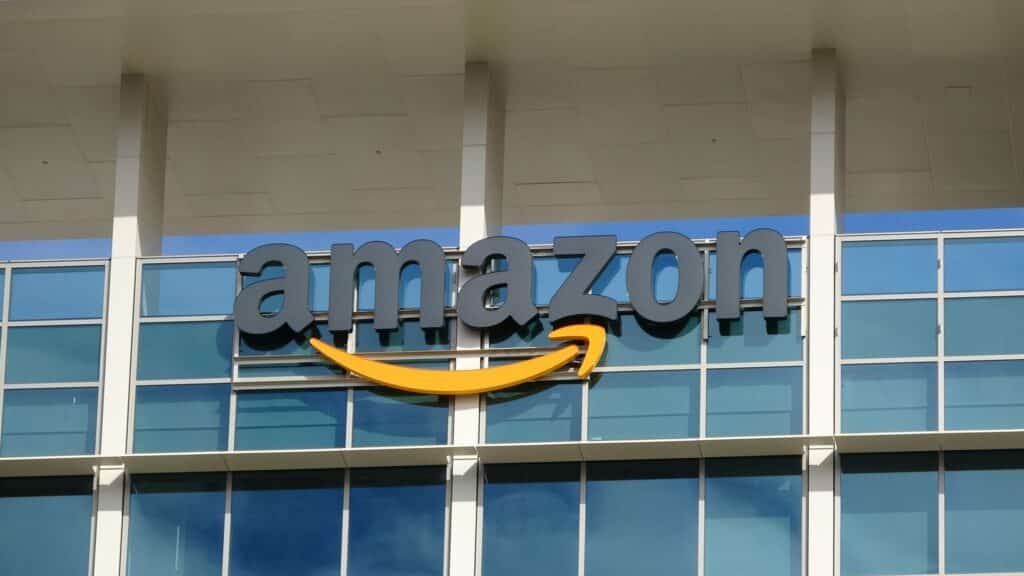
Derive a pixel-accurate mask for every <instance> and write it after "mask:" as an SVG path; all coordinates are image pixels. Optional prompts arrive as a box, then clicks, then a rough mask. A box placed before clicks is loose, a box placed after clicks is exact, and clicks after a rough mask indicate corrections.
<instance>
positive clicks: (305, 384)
mask: <svg viewBox="0 0 1024 576" xmlns="http://www.w3.org/2000/svg"><path fill="white" fill-rule="evenodd" d="M368 386H372V385H368V384H366V383H365V382H363V381H361V380H357V379H355V378H346V377H331V376H278V377H273V378H272V377H267V378H236V379H235V381H234V382H232V383H231V389H232V390H235V391H239V392H244V391H252V390H277V391H282V392H283V391H288V390H304V389H314V388H315V389H318V390H319V389H324V390H329V389H341V390H347V389H349V388H366V387H368Z"/></svg>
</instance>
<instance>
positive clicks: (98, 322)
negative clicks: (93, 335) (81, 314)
mask: <svg viewBox="0 0 1024 576" xmlns="http://www.w3.org/2000/svg"><path fill="white" fill-rule="evenodd" d="M104 306H106V304H104ZM103 324H104V322H103V318H102V317H100V318H76V319H69V320H56V319H54V320H11V321H10V322H9V323H8V325H9V326H11V327H12V328H41V327H49V326H102V325H103Z"/></svg>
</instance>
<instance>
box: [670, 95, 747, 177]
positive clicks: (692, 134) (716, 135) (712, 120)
mask: <svg viewBox="0 0 1024 576" xmlns="http://www.w3.org/2000/svg"><path fill="white" fill-rule="evenodd" d="M664 117H665V122H666V124H667V125H668V129H669V134H670V145H671V147H672V151H673V153H674V161H675V165H676V170H677V172H676V174H677V176H679V177H681V178H710V177H739V176H754V175H755V173H756V169H755V142H754V131H753V128H752V126H751V120H750V113H749V111H748V108H747V106H746V105H744V104H699V105H689V106H669V107H666V108H665V109H664Z"/></svg>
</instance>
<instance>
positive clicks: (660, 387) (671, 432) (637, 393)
mask: <svg viewBox="0 0 1024 576" xmlns="http://www.w3.org/2000/svg"><path fill="white" fill-rule="evenodd" d="M590 381H591V384H590V409H589V415H590V422H589V423H588V426H587V430H588V434H589V436H590V440H640V439H648V438H692V437H695V436H697V435H698V434H699V426H700V415H699V411H700V371H698V370H686V371H668V370H666V371H658V372H601V373H597V374H592V375H591V377H590Z"/></svg>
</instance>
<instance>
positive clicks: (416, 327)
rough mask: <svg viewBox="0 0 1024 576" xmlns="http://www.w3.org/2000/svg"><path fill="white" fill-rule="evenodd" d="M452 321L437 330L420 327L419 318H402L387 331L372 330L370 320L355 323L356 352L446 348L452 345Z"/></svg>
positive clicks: (413, 350)
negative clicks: (395, 325) (393, 328)
mask: <svg viewBox="0 0 1024 576" xmlns="http://www.w3.org/2000/svg"><path fill="white" fill-rule="evenodd" d="M451 328H452V322H451V321H450V320H448V321H446V323H445V327H444V328H440V329H437V330H424V329H422V328H420V323H419V320H403V321H401V322H399V323H398V329H397V330H392V331H389V332H378V331H377V330H374V328H373V323H372V322H359V323H357V324H356V351H357V352H415V351H418V350H448V349H450V348H451V347H452V339H451Z"/></svg>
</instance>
